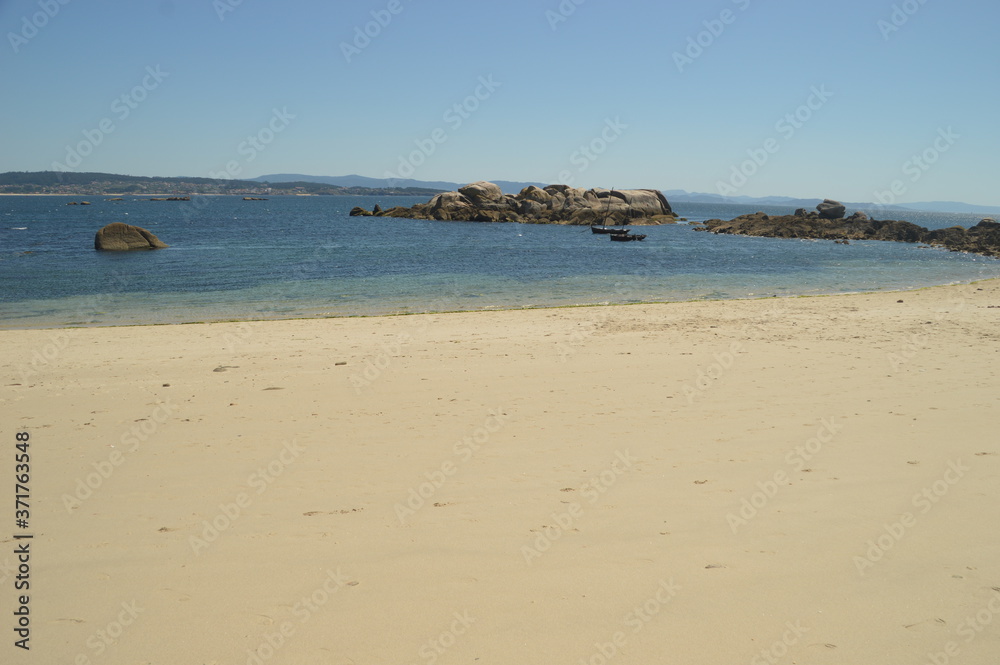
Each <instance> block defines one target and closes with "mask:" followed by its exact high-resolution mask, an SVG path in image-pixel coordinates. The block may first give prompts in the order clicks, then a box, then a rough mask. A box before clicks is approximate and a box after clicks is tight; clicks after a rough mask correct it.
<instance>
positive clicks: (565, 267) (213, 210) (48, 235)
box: [0, 196, 1000, 328]
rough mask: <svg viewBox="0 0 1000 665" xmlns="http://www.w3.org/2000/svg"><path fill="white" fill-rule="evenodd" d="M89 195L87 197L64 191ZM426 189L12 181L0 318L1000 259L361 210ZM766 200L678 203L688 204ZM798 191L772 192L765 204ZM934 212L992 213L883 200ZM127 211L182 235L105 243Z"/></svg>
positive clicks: (863, 273) (290, 314)
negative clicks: (114, 192) (173, 192)
mask: <svg viewBox="0 0 1000 665" xmlns="http://www.w3.org/2000/svg"><path fill="white" fill-rule="evenodd" d="M82 200H88V201H90V202H91V205H88V206H83V205H73V206H68V205H66V204H67V202H69V201H82ZM426 200H427V199H426V198H425V197H354V196H301V197H297V196H275V197H269V200H267V201H244V200H242V198H241V197H233V196H206V197H197V196H196V197H193V200H192V201H150V200H148V197H147V198H138V197H125V200H124V201H119V202H116V201H107V200H106V197H101V196H91V197H62V196H3V197H0V327H4V328H43V327H56V326H82V325H131V324H149V323H184V322H192V321H215V320H248V319H275V318H297V317H326V316H358V315H382V314H400V313H414V312H431V311H455V310H483V309H509V308H526V307H551V306H564V305H592V304H603V303H635V302H662V301H678V300H702V299H728V298H747V297H772V296H779V297H780V296H793V295H804V294H833V293H845V292H857V291H878V290H897V289H907V288H915V287H921V286H928V285H934V284H950V283H957V282H968V281H973V280H977V279H984V278H989V277H998V276H1000V261H998V260H995V259H990V258H986V257H982V256H975V255H969V254H961V253H953V252H947V251H944V250H941V249H927V248H921V247H920V246H919V245H915V244H907V243H896V242H879V241H857V242H852V243H851V244H850V245H839V244H836V243H834V242H832V241H816V240H788V239H773V238H749V237H740V236H726V235H714V234H709V233H705V232H699V231H696V227H695V226H692V225H688V224H678V225H664V226H655V227H641V228H636V230H635V232H641V233H645V234H647V236H648V237H647V239H646V240H645V241H644V242H631V243H613V242H610V241H609V238H608V236H603V235H594V234H592V233H590V231H589V229H588V228H587V227H573V226H557V225H529V224H509V223H502V224H490V223H481V222H437V221H420V220H410V219H394V218H384V217H379V218H374V217H350V216H349V215H348V212H349V211H350V209H351V208H353V207H354V206H358V205H360V206H362V207H365V208H368V209H371V208H372V207H373V206H374V205H375V204H376V203H379V204H380V205H381V206H382V207H383V208H387V207H390V206H394V205H403V206H409V205H413V204H414V203H421V202H425V201H426ZM757 209H758V208H756V207H753V206H750V207H747V206H740V205H715V204H678V205H676V206H675V211H676V212H677V213H678V214H679V215H681V216H683V217H687V218H688V219H689V220H690V221H698V220H705V219H709V218H712V217H719V218H724V219H731V218H732V217H735V216H737V215H740V214H744V213H748V212H755V211H756V210H757ZM791 211H792V209H791V208H784V207H780V206H770V207H766V208H765V209H764V212H767V213H769V214H788V213H790V212H791ZM878 217H879V218H889V217H892V218H904V219H906V220H907V221H910V222H913V223H915V224H919V225H921V226H926V227H928V228H943V227H947V226H955V225H960V226H966V227H967V226H971V225H974V224H976V223H977V222H978V221H979V216H976V215H967V214H938V213H920V212H914V213H905V214H903V213H888V214H879V215H878ZM111 222H125V223H128V224H134V225H137V226H141V227H143V228H146V229H148V230H150V231H151V232H153V233H155V234H156V235H157V236H159V238H160V239H161V240H162V241H164V242H166V243H167V244H169V245H170V247H169V248H168V249H163V250H157V251H150V252H97V251H95V250H94V234H95V233H96V232H97V230H98V229H100V228H101V227H102V226H104V225H105V224H109V223H111Z"/></svg>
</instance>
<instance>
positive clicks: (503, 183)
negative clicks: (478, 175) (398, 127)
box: [251, 173, 549, 194]
mask: <svg viewBox="0 0 1000 665" xmlns="http://www.w3.org/2000/svg"><path fill="white" fill-rule="evenodd" d="M251 179H252V180H255V181H257V182H270V183H276V182H291V181H297V182H318V183H323V184H325V185H337V186H340V187H419V188H423V189H436V190H442V191H447V192H454V191H455V190H457V189H458V188H459V187H464V186H465V185H467V184H469V183H467V182H463V183H458V182H446V181H442V180H403V179H399V180H393V179H388V178H369V177H367V176H363V175H341V176H329V175H303V174H301V173H272V174H270V175H262V176H260V177H258V178H251ZM470 182H472V181H470ZM490 182H492V183H494V184H495V185H497V186H498V187H500V190H501V191H503V193H504V194H517V193H519V192H520V191H521V190H522V189H524V188H525V187H527V186H529V185H535V186H536V187H545V185H548V184H549V183H541V182H514V181H510V180H490Z"/></svg>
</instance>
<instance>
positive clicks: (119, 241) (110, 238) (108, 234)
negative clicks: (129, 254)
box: [94, 222, 170, 252]
mask: <svg viewBox="0 0 1000 665" xmlns="http://www.w3.org/2000/svg"><path fill="white" fill-rule="evenodd" d="M169 246H170V245H168V244H166V243H164V242H162V241H161V240H160V239H159V238H157V237H156V236H155V235H153V234H152V233H150V232H149V231H147V230H146V229H143V228H140V227H138V226H132V225H131V224H122V223H121V222H112V223H111V224H108V225H107V226H105V227H104V228H102V229H101V230H100V231H98V232H97V235H95V236H94V249H97V250H104V251H115V252H123V251H129V250H134V249H163V248H165V247H169Z"/></svg>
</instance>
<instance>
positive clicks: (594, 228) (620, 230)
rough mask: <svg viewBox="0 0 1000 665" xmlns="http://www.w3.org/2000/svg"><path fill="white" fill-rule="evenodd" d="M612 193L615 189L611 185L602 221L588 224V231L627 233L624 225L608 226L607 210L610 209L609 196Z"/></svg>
mask: <svg viewBox="0 0 1000 665" xmlns="http://www.w3.org/2000/svg"><path fill="white" fill-rule="evenodd" d="M614 193H615V189H614V187H612V188H611V192H610V193H609V194H608V205H607V207H605V209H604V223H603V224H600V225H594V224H593V223H591V225H590V232H591V233H602V234H606V235H612V236H616V235H627V234H628V232H629V230H628V229H626V228H625V227H624V226H622V227H614V226H608V212H610V210H611V197H612V196H613V195H614ZM623 224H624V222H623Z"/></svg>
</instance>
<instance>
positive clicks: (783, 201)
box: [663, 189, 1000, 217]
mask: <svg viewBox="0 0 1000 665" xmlns="http://www.w3.org/2000/svg"><path fill="white" fill-rule="evenodd" d="M663 195H664V196H666V197H667V200H668V201H670V202H671V203H736V204H740V205H762V206H766V205H781V206H792V207H795V208H806V209H809V210H812V209H813V208H815V207H816V206H817V205H819V204H820V203H821V202H822V199H797V198H793V197H790V196H761V197H754V196H721V195H719V194H708V193H704V192H688V191H685V190H683V189H668V190H664V192H663ZM842 203H843V204H844V205H846V206H847V207H848V208H850V209H854V210H900V211H907V210H911V211H913V210H916V211H921V212H958V213H972V214H982V215H989V216H994V217H995V216H996V215H997V214H1000V206H980V205H973V204H971V203H960V202H957V201H927V202H922V203H906V204H902V205H891V206H888V205H879V204H876V203H870V202H869V203H851V202H848V201H843V202H842Z"/></svg>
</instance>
